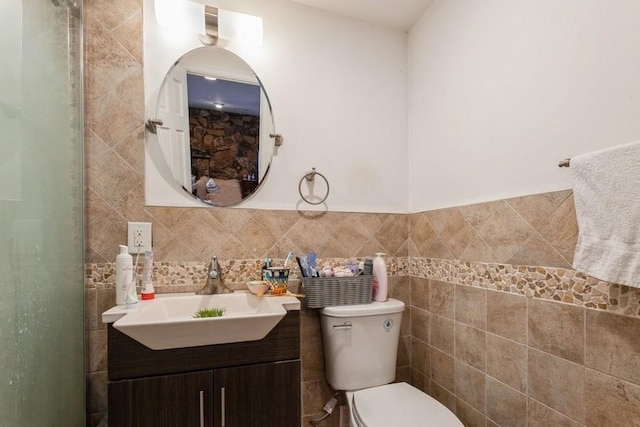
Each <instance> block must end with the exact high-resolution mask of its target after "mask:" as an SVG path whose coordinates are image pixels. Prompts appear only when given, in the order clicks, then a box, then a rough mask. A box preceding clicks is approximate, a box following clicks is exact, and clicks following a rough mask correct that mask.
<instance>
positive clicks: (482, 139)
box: [408, 0, 640, 212]
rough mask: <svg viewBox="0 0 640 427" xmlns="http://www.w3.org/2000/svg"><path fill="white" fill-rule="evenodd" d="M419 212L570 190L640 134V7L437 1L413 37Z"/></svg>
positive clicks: (412, 142)
mask: <svg viewBox="0 0 640 427" xmlns="http://www.w3.org/2000/svg"><path fill="white" fill-rule="evenodd" d="M408 58H409V92H408V93H409V95H408V99H409V152H410V155H409V158H410V161H409V165H410V195H411V200H410V203H409V209H410V211H412V212H419V211H425V210H431V209H436V208H442V207H448V206H457V205H465V204H469V203H475V202H482V201H488V200H497V199H502V198H507V197H512V196H520V195H527V194H536V193H541V192H547V191H553V190H559V189H565V188H570V180H569V172H568V170H567V169H564V168H562V169H561V168H558V167H557V163H558V161H559V160H561V159H564V158H566V157H571V156H573V155H576V154H580V153H584V152H589V151H593V150H597V149H601V148H605V147H609V146H614V145H619V144H623V143H626V142H630V141H634V140H638V139H640V1H637V0H562V1H557V0H536V1H512V0H436V1H435V2H434V3H433V4H432V5H431V7H430V9H428V10H427V12H426V13H425V14H424V15H423V16H422V17H421V19H420V20H419V22H418V23H417V24H416V25H415V26H414V27H413V29H412V30H411V32H410V34H409V47H408Z"/></svg>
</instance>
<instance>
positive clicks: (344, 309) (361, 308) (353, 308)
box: [320, 298, 404, 317]
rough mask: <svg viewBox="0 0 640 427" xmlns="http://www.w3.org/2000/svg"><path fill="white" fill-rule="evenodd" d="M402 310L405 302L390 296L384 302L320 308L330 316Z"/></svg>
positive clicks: (376, 313) (364, 314) (349, 315)
mask: <svg viewBox="0 0 640 427" xmlns="http://www.w3.org/2000/svg"><path fill="white" fill-rule="evenodd" d="M402 311H404V303H403V302H402V301H399V300H397V299H393V298H389V299H388V300H386V301H384V302H378V301H374V302H372V303H371V304H357V305H336V306H332V307H325V308H322V309H320V314H322V315H324V316H330V317H358V316H375V315H378V314H391V313H400V312H402Z"/></svg>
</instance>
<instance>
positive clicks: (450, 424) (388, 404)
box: [351, 383, 464, 427]
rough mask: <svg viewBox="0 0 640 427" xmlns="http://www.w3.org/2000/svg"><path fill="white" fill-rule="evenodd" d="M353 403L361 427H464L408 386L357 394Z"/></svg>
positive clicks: (390, 385) (443, 408)
mask: <svg viewBox="0 0 640 427" xmlns="http://www.w3.org/2000/svg"><path fill="white" fill-rule="evenodd" d="M351 403H352V408H353V409H352V410H353V415H354V418H355V419H356V422H357V423H358V424H360V426H361V427H414V426H416V427H417V426H420V427H430V426H433V427H464V426H463V424H462V423H461V422H460V420H459V419H458V418H456V416H455V415H454V414H453V413H452V412H451V411H449V409H447V408H446V407H445V406H444V405H443V404H442V403H440V402H438V401H437V400H435V399H434V398H432V397H431V396H429V395H428V394H426V393H423V392H421V391H420V390H418V389H417V388H415V387H412V386H410V385H409V384H407V383H394V384H387V385H383V386H380V387H374V388H369V389H364V390H359V391H356V392H354V393H353V396H352V402H351Z"/></svg>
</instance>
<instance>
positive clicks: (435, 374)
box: [431, 347, 455, 392]
mask: <svg viewBox="0 0 640 427" xmlns="http://www.w3.org/2000/svg"><path fill="white" fill-rule="evenodd" d="M431 380H432V381H435V382H437V383H438V385H440V386H441V387H444V388H446V389H447V390H449V391H450V392H453V391H454V387H455V363H454V359H453V357H452V356H449V355H448V354H446V353H443V352H441V351H440V350H438V349H437V348H435V347H431ZM432 387H433V384H432ZM432 390H433V388H432Z"/></svg>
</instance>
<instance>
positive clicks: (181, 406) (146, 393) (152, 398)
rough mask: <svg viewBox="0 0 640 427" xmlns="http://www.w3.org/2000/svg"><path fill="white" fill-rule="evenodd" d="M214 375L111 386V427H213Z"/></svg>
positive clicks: (114, 383)
mask: <svg viewBox="0 0 640 427" xmlns="http://www.w3.org/2000/svg"><path fill="white" fill-rule="evenodd" d="M213 389H214V388H213V372H212V371H207V372H194V373H190V374H176V375H162V376H157V377H149V378H139V379H135V380H122V381H114V382H111V383H109V415H108V416H109V425H110V426H132V427H133V426H139V427H142V426H181V425H182V426H198V427H200V426H203V427H213Z"/></svg>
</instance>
